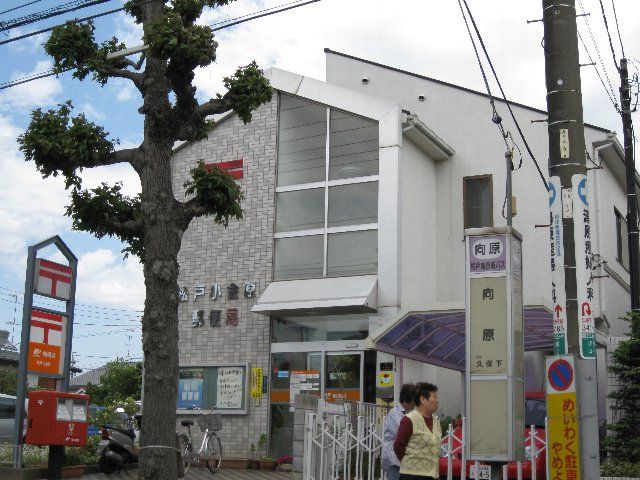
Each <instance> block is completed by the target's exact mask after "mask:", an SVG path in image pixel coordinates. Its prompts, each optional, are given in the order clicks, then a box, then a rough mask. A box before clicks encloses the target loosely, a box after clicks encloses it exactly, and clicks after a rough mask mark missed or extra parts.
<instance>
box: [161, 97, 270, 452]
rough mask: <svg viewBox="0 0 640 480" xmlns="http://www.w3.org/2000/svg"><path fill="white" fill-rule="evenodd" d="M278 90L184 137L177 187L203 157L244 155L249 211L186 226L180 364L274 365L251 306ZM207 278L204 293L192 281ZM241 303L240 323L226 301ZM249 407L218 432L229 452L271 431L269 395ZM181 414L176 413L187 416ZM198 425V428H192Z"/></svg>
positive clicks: (262, 271)
mask: <svg viewBox="0 0 640 480" xmlns="http://www.w3.org/2000/svg"><path fill="white" fill-rule="evenodd" d="M276 113H277V96H274V100H273V101H272V102H271V103H269V104H267V105H264V106H262V107H260V108H259V109H258V110H256V111H255V112H254V114H253V120H252V122H251V123H249V124H247V125H244V124H243V123H242V121H241V120H240V119H238V118H237V117H236V116H230V117H227V118H225V119H223V120H222V121H221V123H220V124H219V125H218V126H217V127H216V128H215V129H214V130H213V131H211V132H210V133H209V138H208V139H206V140H203V141H201V142H198V143H196V144H185V145H184V146H183V147H182V148H179V149H178V150H177V151H176V152H175V154H174V159H173V178H174V191H175V193H176V196H177V198H178V199H181V200H182V199H184V186H183V184H184V182H185V181H186V180H187V179H189V178H190V176H189V170H190V169H191V168H193V167H194V166H195V165H196V163H197V162H198V161H199V160H204V161H205V163H219V162H224V161H229V160H233V159H242V160H243V163H244V168H243V174H244V178H243V179H242V180H239V183H240V185H241V187H242V191H243V193H244V200H243V201H242V208H243V210H244V218H243V219H242V220H241V221H230V222H229V226H228V228H224V227H223V226H221V225H216V224H215V223H214V221H213V219H211V218H198V219H195V220H193V222H192V223H191V226H190V227H189V229H188V230H187V232H185V234H184V237H183V239H182V249H181V251H180V256H179V263H180V276H179V285H180V286H181V287H186V289H187V296H188V300H186V301H183V302H181V304H180V308H179V319H180V325H179V330H180V366H181V367H184V366H211V365H241V364H245V363H248V364H249V368H251V367H262V368H263V371H264V374H265V375H267V373H268V367H269V341H270V339H269V318H268V317H265V316H262V315H258V314H255V313H251V312H250V310H251V307H252V306H253V305H254V304H255V301H256V298H258V297H259V296H260V294H261V293H262V291H263V290H264V289H265V288H266V286H267V285H268V283H269V282H270V281H271V274H272V249H273V228H274V227H273V221H274V201H275V180H274V176H275V162H276V120H277V115H276ZM232 283H234V284H236V285H238V286H239V289H240V290H239V294H238V299H229V298H228V292H227V286H228V285H230V284H232ZM244 283H255V287H256V290H255V292H254V294H253V297H252V298H245V296H244V295H243V285H244ZM215 284H218V285H219V286H220V288H221V294H222V295H221V297H219V298H216V299H215V300H214V299H212V298H211V287H212V285H215ZM196 285H204V286H205V287H204V290H205V292H204V295H198V296H197V297H196V298H195V299H194V295H195V294H196V291H195V286H196ZM234 308H235V309H237V315H238V321H237V325H235V326H234V325H228V324H227V321H226V314H227V310H228V309H234ZM199 310H200V311H203V312H204V318H203V320H204V324H203V325H202V326H199V327H194V326H192V325H193V323H192V314H193V312H194V311H199ZM212 310H214V311H216V310H217V311H220V313H221V319H220V326H219V327H212V326H211V322H210V318H209V315H210V312H211V311H212ZM245 401H246V402H247V403H248V408H247V410H248V414H242V415H224V416H223V421H222V431H221V432H220V435H221V437H222V438H223V441H224V454H225V456H226V457H228V458H229V457H235V458H246V457H247V453H248V450H249V447H250V444H251V443H256V442H257V441H258V438H259V436H260V434H261V433H266V431H267V430H266V427H267V414H268V406H269V402H268V396H265V397H263V398H262V399H261V400H260V405H257V403H256V401H255V400H254V399H249V398H247V399H246V400H245ZM184 418H187V417H185V416H184V415H180V416H179V420H182V419H184ZM195 431H196V432H198V428H197V427H196V428H195Z"/></svg>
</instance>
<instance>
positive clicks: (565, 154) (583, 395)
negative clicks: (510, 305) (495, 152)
mask: <svg viewBox="0 0 640 480" xmlns="http://www.w3.org/2000/svg"><path fill="white" fill-rule="evenodd" d="M542 7H543V24H544V55H545V78H546V85H547V110H548V112H549V117H548V133H549V176H556V177H560V181H561V184H562V192H557V193H558V195H559V196H560V195H561V198H562V206H563V215H562V216H563V229H562V231H563V249H564V255H563V258H564V271H565V285H564V287H565V291H566V308H567V310H566V312H567V343H568V350H569V353H570V354H573V355H574V356H575V358H576V389H577V398H578V408H579V410H578V411H579V428H580V449H581V476H580V478H581V480H592V479H593V480H597V479H599V478H600V459H599V439H598V401H597V383H596V382H597V376H596V360H595V359H581V358H580V343H579V342H580V336H579V328H580V319H579V317H578V314H579V311H578V301H577V298H578V292H577V281H576V258H575V257H576V245H575V242H574V220H573V217H572V212H573V208H574V207H573V203H572V198H571V197H572V194H571V192H572V176H573V175H576V174H582V175H586V173H587V168H586V159H585V140H584V124H583V118H582V91H581V82H580V62H579V51H578V36H577V25H576V8H575V0H563V1H562V2H560V3H558V2H557V0H542ZM574 201H575V200H574ZM579 261H580V262H584V259H582V258H581V259H579ZM558 288H562V286H561V285H558ZM589 313H590V312H589Z"/></svg>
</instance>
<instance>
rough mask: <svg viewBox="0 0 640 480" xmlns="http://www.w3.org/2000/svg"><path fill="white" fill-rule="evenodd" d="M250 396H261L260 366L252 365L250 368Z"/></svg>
mask: <svg viewBox="0 0 640 480" xmlns="http://www.w3.org/2000/svg"><path fill="white" fill-rule="evenodd" d="M251 396H252V397H253V398H262V368H261V367H253V368H252V369H251Z"/></svg>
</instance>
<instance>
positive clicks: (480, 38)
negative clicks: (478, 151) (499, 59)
mask: <svg viewBox="0 0 640 480" xmlns="http://www.w3.org/2000/svg"><path fill="white" fill-rule="evenodd" d="M462 1H463V2H464V6H465V7H466V9H467V13H468V14H469V18H470V19H471V23H472V24H473V28H474V30H475V32H476V36H477V37H478V40H479V41H480V46H481V47H482V50H483V52H484V55H485V57H487V62H488V63H489V67H491V71H492V72H493V77H494V78H495V80H496V83H497V84H498V87H499V88H500V93H501V94H502V98H503V100H504V102H505V104H506V105H507V108H508V109H509V113H510V114H511V118H512V120H513V123H514V124H515V125H516V128H517V129H518V134H519V135H520V138H521V139H522V142H523V143H524V146H525V148H526V149H527V152H528V153H529V156H530V157H531V159H532V160H533V163H534V164H535V166H536V168H537V169H538V174H539V175H540V179H541V180H542V183H543V184H544V188H545V189H546V190H549V186H548V185H547V180H546V179H545V178H544V174H543V173H542V170H541V169H540V165H538V161H537V160H536V157H535V156H534V155H533V152H532V151H531V147H529V143H528V142H527V139H526V138H525V136H524V133H523V132H522V129H521V128H520V124H519V123H518V120H517V119H516V116H515V114H514V113H513V110H512V109H511V103H510V102H509V100H507V96H506V95H505V93H504V89H503V88H502V84H501V83H500V80H499V79H498V74H497V73H496V70H495V68H494V67H493V63H492V62H491V57H489V52H487V48H486V46H485V44H484V41H483V40H482V35H480V30H479V29H478V26H477V25H476V21H475V19H474V18H473V14H472V13H471V9H470V8H469V5H468V3H467V0H462Z"/></svg>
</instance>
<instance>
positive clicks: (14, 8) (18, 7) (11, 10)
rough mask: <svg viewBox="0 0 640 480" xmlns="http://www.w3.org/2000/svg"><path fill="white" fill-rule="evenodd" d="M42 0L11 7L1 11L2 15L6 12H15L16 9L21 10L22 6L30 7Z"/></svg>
mask: <svg viewBox="0 0 640 480" xmlns="http://www.w3.org/2000/svg"><path fill="white" fill-rule="evenodd" d="M41 1H42V0H33V1H32V2H28V3H23V4H22V5H18V6H17V7H13V8H10V9H9V10H4V11H2V12H0V15H4V14H5V13H9V12H13V11H14V10H19V9H20V8H24V7H28V6H29V5H33V4H34V3H40V2H41Z"/></svg>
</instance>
